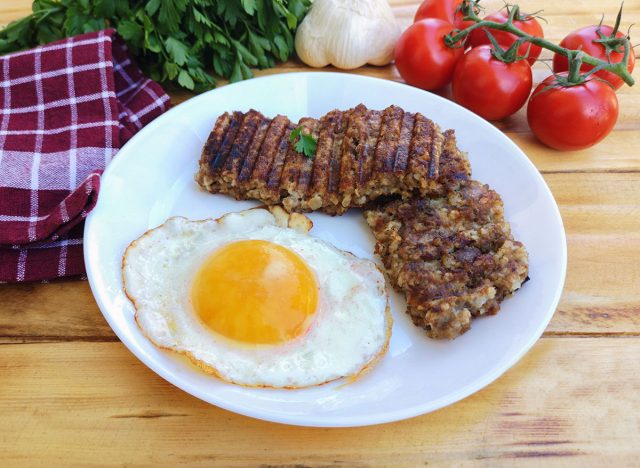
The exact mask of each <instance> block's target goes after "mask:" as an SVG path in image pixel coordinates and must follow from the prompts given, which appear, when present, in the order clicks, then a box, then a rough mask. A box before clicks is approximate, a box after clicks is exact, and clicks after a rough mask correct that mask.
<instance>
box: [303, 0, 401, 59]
mask: <svg viewBox="0 0 640 468" xmlns="http://www.w3.org/2000/svg"><path fill="white" fill-rule="evenodd" d="M399 35H400V28H399V26H398V24H397V23H396V21H395V18H394V16H393V12H392V11H391V7H389V4H388V3H387V2H386V0H315V1H314V2H313V6H312V7H311V10H310V11H309V13H308V14H307V16H306V17H305V18H304V20H303V21H302V24H301V25H300V27H299V28H298V32H297V33H296V52H297V53H298V57H300V59H301V60H302V61H303V62H304V63H306V64H307V65H310V66H312V67H324V66H326V65H329V64H331V65H335V66H336V67H338V68H344V69H351V68H358V67H361V66H362V65H364V64H366V63H370V64H372V65H386V64H387V63H389V62H390V61H391V60H392V59H393V49H394V47H395V45H396V41H397V40H398V36H399Z"/></svg>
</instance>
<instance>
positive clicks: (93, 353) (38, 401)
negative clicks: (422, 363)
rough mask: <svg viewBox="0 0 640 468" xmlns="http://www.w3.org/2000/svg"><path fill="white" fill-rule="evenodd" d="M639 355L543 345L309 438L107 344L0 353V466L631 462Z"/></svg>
mask: <svg viewBox="0 0 640 468" xmlns="http://www.w3.org/2000/svg"><path fill="white" fill-rule="evenodd" d="M638 355H640V338H620V339H612V338H595V339H593V338H546V339H543V340H541V341H540V342H539V343H538V344H537V345H536V346H535V347H534V349H533V350H532V351H531V352H530V353H529V354H528V355H527V356H525V358H524V359H523V360H522V361H521V362H520V363H519V364H517V365H516V366H515V367H514V368H513V369H512V370H510V371H508V372H507V373H506V374H505V375H504V376H503V377H501V378H500V379H499V380H498V381H497V382H495V383H493V384H492V385H490V386H489V387H488V388H487V389H485V390H482V391H480V392H479V393H477V394H475V395H473V396H471V397H469V398H467V399H466V400H464V401H462V402H460V403H457V404H455V405H453V406H450V407H448V408H445V409H442V410H440V411H437V412H435V413H432V414H428V415H424V416H421V417H417V418H414V419H411V420H408V421H403V422H398V423H393V424H387V425H382V426H374V427H364V428H351V429H317V428H299V427H291V426H283V425H277V424H272V423H267V422H262V421H257V420H253V419H249V418H246V417H243V416H239V415H235V414H232V413H229V412H227V411H224V410H221V409H218V408H216V407H213V406H210V405H208V404H206V403H203V402H201V401H200V400H197V399H195V398H193V397H191V396H189V395H187V394H186V393H183V392H182V391H181V390H179V389H177V388H175V387H172V386H171V385H170V384H168V383H166V382H165V381H164V380H162V379H161V378H160V377H158V376H157V375H156V374H154V373H153V372H152V371H150V370H149V369H147V368H146V367H145V366H144V365H143V364H141V363H140V362H138V361H137V359H136V358H135V357H133V355H131V354H130V353H129V352H128V351H127V350H126V349H125V348H124V346H122V345H121V344H120V343H58V344H32V345H4V346H0V371H1V373H2V374H1V375H2V380H3V382H2V385H0V406H1V407H2V418H0V447H1V451H2V455H1V456H2V460H3V463H4V464H5V465H7V466H14V465H15V464H19V463H26V462H29V463H30V464H38V463H47V464H50V463H55V462H64V463H65V464H67V465H76V464H78V465H83V466H87V465H92V464H102V463H105V462H106V463H109V464H118V465H119V464H124V463H126V464H144V465H148V464H156V463H162V464H165V465H167V464H169V465H171V464H175V463H189V464H193V465H203V466H205V465H211V464H213V463H215V464H218V465H224V466H246V465H251V466H255V465H258V464H269V465H271V464H274V465H278V464H287V466H294V465H295V464H301V465H305V466H306V465H312V466H319V465H327V466H328V465H336V464H356V465H363V466H364V465H369V464H370V463H375V464H376V465H389V466H391V465H393V466H398V464H401V465H404V466H416V465H418V464H427V463H429V464H430V463H445V464H455V465H458V464H464V463H466V462H471V461H481V462H482V463H484V464H486V465H490V466H493V465H494V464H495V463H501V464H513V463H516V462H517V463H519V464H520V463H526V464H531V465H538V464H541V463H544V462H551V463H553V464H554V465H556V464H564V463H571V464H582V465H586V466H602V465H607V466H630V465H632V464H635V463H636V462H637V457H638V455H640V451H639V450H640V432H639V431H638V425H639V424H640V417H639V415H638V412H637V411H635V410H634V408H636V409H637V408H638V407H640V360H638V359H634V358H632V357H633V356H638ZM622 356H626V358H621V357H622Z"/></svg>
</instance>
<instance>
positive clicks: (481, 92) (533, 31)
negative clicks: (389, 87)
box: [395, 0, 635, 150]
mask: <svg viewBox="0 0 640 468" xmlns="http://www.w3.org/2000/svg"><path fill="white" fill-rule="evenodd" d="M462 2H463V0H425V1H424V2H423V3H422V4H421V5H420V7H419V8H418V11H417V13H416V16H415V20H414V24H412V25H411V26H410V27H409V28H408V29H407V30H406V31H405V32H404V33H403V34H402V36H401V37H400V39H399V41H398V43H397V45H396V54H395V62H396V66H397V68H398V71H399V72H400V75H401V76H402V77H403V78H404V80H405V81H406V82H407V83H409V84H411V85H413V86H416V87H419V88H422V89H426V90H436V89H440V88H442V87H444V86H446V85H447V84H449V83H451V87H452V95H453V99H454V100H455V101H456V102H457V103H459V104H461V105H463V106H464V107H466V108H468V109H470V110H472V111H473V112H475V113H476V114H478V115H480V116H482V117H484V118H486V119H487V120H501V119H504V118H506V117H508V116H510V115H512V114H514V113H515V112H517V111H518V110H519V109H520V108H521V107H522V106H523V105H524V104H525V103H526V102H527V100H528V101H529V104H528V107H527V120H528V122H529V126H530V127H531V130H532V131H533V133H534V134H535V135H536V136H537V137H538V138H539V139H540V140H541V141H542V142H543V143H545V144H547V145H549V146H551V147H553V148H557V149H561V150H573V149H581V148H586V147H589V146H592V145H593V144H595V143H597V142H598V141H600V140H602V139H603V138H604V137H606V136H607V135H608V134H609V132H610V131H611V130H612V129H613V127H614V125H615V122H616V120H617V117H618V100H617V97H616V94H615V90H616V89H618V88H620V87H621V86H622V84H623V80H622V79H621V78H620V77H619V76H618V75H616V74H614V73H611V72H609V71H606V70H600V71H598V72H597V73H594V74H593V75H592V76H591V77H589V78H587V79H584V80H581V81H578V82H569V81H568V80H567V71H568V68H569V65H568V60H567V57H565V56H564V55H560V54H558V53H556V54H555V55H554V59H553V71H554V74H553V75H551V76H549V77H548V78H547V79H545V80H544V81H543V82H542V83H540V84H539V85H538V86H537V87H536V88H535V90H534V91H533V94H532V93H531V90H532V87H533V80H532V72H531V65H533V64H534V63H535V61H536V60H537V59H538V57H539V56H540V52H541V50H542V49H541V47H539V46H537V45H534V44H531V43H530V42H526V41H523V40H518V39H519V38H518V37H517V36H516V35H514V34H512V33H509V32H506V31H501V30H497V29H489V30H487V29H485V28H484V27H482V28H477V29H474V30H472V31H471V32H470V33H469V34H468V35H467V36H466V37H465V39H464V40H463V41H462V42H461V43H460V44H457V45H456V46H454V47H452V46H451V44H447V43H446V41H445V37H447V36H449V37H451V34H452V31H453V32H454V33H455V32H456V31H461V30H465V29H467V28H468V27H469V26H472V25H473V24H475V22H474V21H469V20H465V19H464V18H465V15H464V14H463V13H462V11H461V7H460V5H461V3H462ZM509 13H510V11H509V9H508V8H507V9H506V10H501V11H498V12H495V13H492V14H490V15H488V16H486V17H485V18H483V20H488V21H493V22H496V23H506V22H507V21H508V19H509ZM512 21H513V26H515V27H516V28H518V29H519V30H521V31H523V32H525V33H527V34H529V35H531V36H537V37H540V38H543V37H544V33H543V30H542V26H541V25H540V23H539V21H538V20H537V19H536V17H535V16H533V15H527V14H522V13H517V14H515V16H513V15H512ZM606 37H614V38H615V37H623V34H622V33H621V32H619V31H615V34H614V28H612V27H610V26H606V25H594V26H587V27H585V28H581V29H578V30H576V31H574V32H572V33H571V34H569V35H568V36H567V37H565V38H564V39H563V40H562V42H560V46H561V47H563V48H566V49H571V50H578V49H580V50H582V51H584V52H585V53H587V54H589V55H590V56H592V57H594V58H598V59H601V60H608V61H610V62H611V63H619V62H621V61H622V60H623V53H622V51H621V50H620V49H616V50H607V48H606V47H605V46H604V45H603V44H602V40H601V39H602V38H606ZM634 64H635V58H634V56H633V53H631V54H630V55H629V61H628V70H629V72H631V70H633V67H634ZM576 68H577V67H576ZM591 68H593V67H592V66H591V65H587V64H584V63H583V64H582V67H581V68H580V71H581V73H584V72H587V71H588V70H589V69H591Z"/></svg>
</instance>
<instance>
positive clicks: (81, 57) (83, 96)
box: [0, 30, 169, 282]
mask: <svg viewBox="0 0 640 468" xmlns="http://www.w3.org/2000/svg"><path fill="white" fill-rule="evenodd" d="M0 106H1V109H0V282H15V281H36V280H47V279H52V278H58V277H63V276H76V275H80V274H83V273H84V261H83V257H82V228H83V225H84V223H83V220H84V218H85V217H86V216H87V213H89V211H91V209H92V208H93V207H94V206H95V204H96V200H97V197H98V190H99V188H100V174H101V173H102V169H104V168H105V166H106V165H107V164H108V163H109V161H110V160H111V158H113V156H114V155H115V153H116V152H117V151H118V149H119V148H120V147H121V146H122V145H123V144H124V143H125V142H126V141H127V140H128V139H129V138H131V136H133V134H134V133H136V132H137V131H138V130H140V129H141V128H142V127H143V126H144V125H145V124H146V123H148V122H150V121H151V120H153V119H154V118H155V117H157V116H158V115H160V114H161V113H162V112H164V111H165V110H166V109H167V108H168V106H169V96H167V94H166V93H165V92H164V91H163V90H162V88H161V87H160V86H159V85H158V84H157V83H154V82H153V81H151V80H149V79H148V78H145V77H144V76H143V75H142V73H141V72H140V70H139V69H138V67H137V66H136V65H135V64H134V63H132V61H131V59H130V57H129V55H128V52H127V49H126V47H125V45H124V43H122V42H121V41H120V40H119V39H118V37H117V36H116V35H115V32H114V31H113V30H106V31H99V32H96V33H90V34H84V35H82V36H76V37H72V38H69V39H66V40H63V41H59V42H54V43H51V44H47V45H45V46H42V47H38V48H36V49H32V50H29V51H25V52H18V53H15V54H11V55H6V56H4V57H0Z"/></svg>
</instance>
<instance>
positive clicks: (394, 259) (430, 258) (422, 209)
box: [364, 180, 528, 338]
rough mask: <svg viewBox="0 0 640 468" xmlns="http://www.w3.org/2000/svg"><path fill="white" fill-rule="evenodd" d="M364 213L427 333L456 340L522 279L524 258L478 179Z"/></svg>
mask: <svg viewBox="0 0 640 468" xmlns="http://www.w3.org/2000/svg"><path fill="white" fill-rule="evenodd" d="M364 216H365V218H366V220H367V223H368V224H369V226H371V228H372V230H373V233H374V236H375V238H376V241H377V242H376V247H375V249H376V253H377V254H378V255H380V257H381V258H382V261H383V263H384V266H385V268H386V272H387V274H388V276H389V278H390V280H391V283H392V284H393V286H394V288H395V289H396V290H398V291H400V292H403V293H405V295H406V297H407V313H408V314H409V315H410V316H411V319H412V320H413V323H415V324H416V325H417V326H420V327H422V328H424V329H425V330H426V331H427V335H428V336H430V337H431V338H455V337H456V336H458V335H460V334H462V333H464V332H465V331H467V330H468V329H469V328H470V326H471V318H472V317H476V316H479V315H493V314H495V313H496V312H498V310H499V309H500V302H501V301H502V300H503V299H504V298H506V297H508V296H510V295H511V294H512V293H513V292H514V291H516V290H517V289H518V288H520V286H521V285H522V284H523V282H524V281H525V280H526V279H527V272H528V257H527V251H526V250H525V248H524V246H523V245H522V243H520V242H518V241H515V240H514V239H513V237H512V235H511V228H510V226H509V224H508V223H507V222H506V221H505V219H504V210H503V205H502V200H501V199H500V196H499V195H498V194H497V193H496V192H494V191H493V190H491V189H490V188H489V186H487V185H483V184H481V183H479V182H477V181H474V180H469V181H465V182H463V183H462V184H461V185H460V186H459V187H458V188H457V189H456V190H452V191H449V192H448V193H447V194H446V195H444V196H442V197H435V198H413V199H409V200H393V201H387V202H383V203H377V204H376V205H374V206H371V207H369V208H368V209H366V210H365V212H364Z"/></svg>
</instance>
